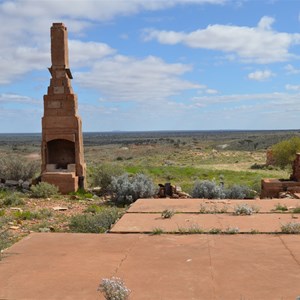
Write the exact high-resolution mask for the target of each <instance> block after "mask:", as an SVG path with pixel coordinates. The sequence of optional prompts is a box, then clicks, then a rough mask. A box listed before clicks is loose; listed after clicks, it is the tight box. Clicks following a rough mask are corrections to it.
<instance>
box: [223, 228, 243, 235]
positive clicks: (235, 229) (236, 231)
mask: <svg viewBox="0 0 300 300" xmlns="http://www.w3.org/2000/svg"><path fill="white" fill-rule="evenodd" d="M239 232H240V230H239V228H238V227H228V228H226V230H225V231H224V233H227V234H237V233H239Z"/></svg>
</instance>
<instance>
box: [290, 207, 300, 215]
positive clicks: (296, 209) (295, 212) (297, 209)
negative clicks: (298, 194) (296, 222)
mask: <svg viewBox="0 0 300 300" xmlns="http://www.w3.org/2000/svg"><path fill="white" fill-rule="evenodd" d="M292 212H293V213H294V214H300V206H297V207H295V208H294V209H293V210H292Z"/></svg>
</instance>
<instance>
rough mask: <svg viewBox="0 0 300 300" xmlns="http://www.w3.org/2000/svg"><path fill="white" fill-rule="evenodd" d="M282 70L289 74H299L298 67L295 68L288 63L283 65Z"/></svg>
mask: <svg viewBox="0 0 300 300" xmlns="http://www.w3.org/2000/svg"><path fill="white" fill-rule="evenodd" d="M284 70H285V71H286V73H287V74H289V75H294V74H299V73H300V69H296V68H295V67H294V66H293V65H291V64H288V65H286V66H285V67H284Z"/></svg>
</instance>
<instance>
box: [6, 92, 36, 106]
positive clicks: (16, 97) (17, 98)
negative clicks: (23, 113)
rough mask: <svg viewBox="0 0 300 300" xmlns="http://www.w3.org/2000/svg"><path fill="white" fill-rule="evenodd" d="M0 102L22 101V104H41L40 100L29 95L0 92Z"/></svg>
mask: <svg viewBox="0 0 300 300" xmlns="http://www.w3.org/2000/svg"><path fill="white" fill-rule="evenodd" d="M0 103H1V104H8V103H9V104H12V103H22V104H34V105H36V104H38V105H41V101H38V100H35V99H33V98H31V97H28V96H24V95H18V94H5V93H3V94H0Z"/></svg>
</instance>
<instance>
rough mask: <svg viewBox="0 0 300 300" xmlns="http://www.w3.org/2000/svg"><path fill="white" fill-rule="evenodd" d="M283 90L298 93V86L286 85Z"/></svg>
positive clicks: (299, 87) (299, 88)
mask: <svg viewBox="0 0 300 300" xmlns="http://www.w3.org/2000/svg"><path fill="white" fill-rule="evenodd" d="M285 89H286V90H288V91H296V92H299V91H300V85H293V84H286V85H285Z"/></svg>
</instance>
